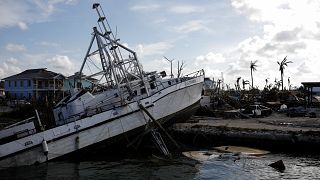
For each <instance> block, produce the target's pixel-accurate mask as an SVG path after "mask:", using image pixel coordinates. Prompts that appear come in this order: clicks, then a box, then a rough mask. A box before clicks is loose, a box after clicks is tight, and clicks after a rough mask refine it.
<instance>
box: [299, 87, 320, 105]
mask: <svg viewBox="0 0 320 180" xmlns="http://www.w3.org/2000/svg"><path fill="white" fill-rule="evenodd" d="M301 84H302V85H303V87H304V89H305V92H306V93H305V99H306V100H307V103H308V105H309V104H312V103H319V102H320V82H302V83H301Z"/></svg>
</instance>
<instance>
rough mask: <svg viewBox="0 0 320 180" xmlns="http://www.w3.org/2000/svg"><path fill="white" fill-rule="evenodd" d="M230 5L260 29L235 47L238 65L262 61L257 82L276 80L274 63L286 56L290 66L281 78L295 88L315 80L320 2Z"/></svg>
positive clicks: (245, 0)
mask: <svg viewBox="0 0 320 180" xmlns="http://www.w3.org/2000/svg"><path fill="white" fill-rule="evenodd" d="M232 6H233V7H234V8H235V10H236V11H237V12H239V13H240V14H242V15H245V16H247V17H248V18H249V19H250V20H251V21H253V22H255V23H258V24H259V25H261V26H262V27H263V31H262V33H261V34H260V35H255V36H252V37H248V38H247V39H245V40H243V41H242V42H240V43H239V45H238V48H237V52H238V53H239V56H238V58H239V61H240V62H248V61H250V60H255V59H258V60H259V61H260V62H263V63H262V64H263V65H262V66H261V67H260V68H258V71H257V72H259V73H256V76H257V79H265V78H266V76H269V77H270V79H274V78H275V77H277V79H280V73H279V71H278V69H279V67H278V65H277V64H276V61H280V60H282V59H283V58H284V57H285V56H288V59H289V60H290V61H293V62H294V63H292V64H289V65H288V67H287V68H286V69H285V79H286V78H287V77H291V82H293V83H294V84H296V85H300V82H302V81H306V80H308V81H318V79H317V77H319V76H320V72H319V70H317V68H314V67H315V66H316V67H320V63H319V62H318V59H320V54H319V53H318V51H319V49H320V38H319V37H320V1H308V0H300V1H290V0H269V1H255V0H232ZM303 73H306V75H305V76H302V75H301V74H303ZM311 73H312V75H311ZM308 74H309V75H308ZM263 76H264V77H263Z"/></svg>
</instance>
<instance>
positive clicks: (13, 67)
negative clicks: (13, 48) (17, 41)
mask: <svg viewBox="0 0 320 180" xmlns="http://www.w3.org/2000/svg"><path fill="white" fill-rule="evenodd" d="M20 72H21V69H20V67H18V60H17V59H15V58H12V57H11V58H9V59H7V60H5V61H4V62H3V63H2V65H1V66H0V79H2V78H6V77H9V76H11V75H14V74H17V73H20Z"/></svg>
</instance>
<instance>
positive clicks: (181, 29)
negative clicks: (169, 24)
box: [174, 20, 210, 34]
mask: <svg viewBox="0 0 320 180" xmlns="http://www.w3.org/2000/svg"><path fill="white" fill-rule="evenodd" d="M206 24H207V22H205V21H203V20H192V21H188V22H186V23H184V24H182V25H180V26H175V27H174V31H175V32H177V33H184V34H186V33H190V32H195V31H210V30H209V28H208V27H207V26H206Z"/></svg>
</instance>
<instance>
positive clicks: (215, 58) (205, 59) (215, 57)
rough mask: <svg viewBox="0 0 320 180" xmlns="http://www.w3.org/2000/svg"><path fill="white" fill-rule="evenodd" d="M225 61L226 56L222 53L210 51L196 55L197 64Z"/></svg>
mask: <svg viewBox="0 0 320 180" xmlns="http://www.w3.org/2000/svg"><path fill="white" fill-rule="evenodd" d="M224 61H225V58H224V56H223V55H222V54H221V53H216V54H215V53H213V52H209V53H208V54H207V55H200V56H198V57H196V61H195V65H196V66H201V65H210V64H216V63H223V62H224Z"/></svg>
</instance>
